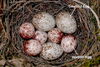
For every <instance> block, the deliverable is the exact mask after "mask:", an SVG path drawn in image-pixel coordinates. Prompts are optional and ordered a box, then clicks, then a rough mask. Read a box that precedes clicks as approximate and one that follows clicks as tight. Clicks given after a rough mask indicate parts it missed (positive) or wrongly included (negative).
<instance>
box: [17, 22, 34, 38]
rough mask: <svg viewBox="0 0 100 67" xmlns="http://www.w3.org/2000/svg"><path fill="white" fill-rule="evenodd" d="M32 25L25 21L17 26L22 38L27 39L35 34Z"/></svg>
mask: <svg viewBox="0 0 100 67" xmlns="http://www.w3.org/2000/svg"><path fill="white" fill-rule="evenodd" d="M34 31H35V29H34V26H33V25H32V24H31V23H28V22H25V23H23V24H22V25H21V26H20V28H19V34H20V36H21V37H22V38H25V39H29V38H32V37H33V36H34V34H35V32H34Z"/></svg>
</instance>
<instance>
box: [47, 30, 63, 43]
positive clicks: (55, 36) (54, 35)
mask: <svg viewBox="0 0 100 67" xmlns="http://www.w3.org/2000/svg"><path fill="white" fill-rule="evenodd" d="M62 37H63V33H62V32H61V30H60V29H59V28H53V29H52V30H50V31H49V32H48V38H49V39H50V41H52V42H54V43H60V41H61V39H62Z"/></svg>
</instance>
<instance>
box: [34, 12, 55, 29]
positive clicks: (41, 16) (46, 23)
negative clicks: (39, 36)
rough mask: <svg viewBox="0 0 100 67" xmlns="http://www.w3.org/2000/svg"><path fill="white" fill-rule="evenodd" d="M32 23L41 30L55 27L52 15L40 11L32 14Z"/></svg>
mask: <svg viewBox="0 0 100 67" xmlns="http://www.w3.org/2000/svg"><path fill="white" fill-rule="evenodd" d="M32 23H33V25H34V26H35V28H36V29H38V30H41V31H49V30H51V29H52V28H54V27H55V19H54V17H53V16H52V15H50V14H49V13H46V12H40V13H38V14H36V15H34V16H33V20H32Z"/></svg>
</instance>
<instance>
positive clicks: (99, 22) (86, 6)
mask: <svg viewBox="0 0 100 67" xmlns="http://www.w3.org/2000/svg"><path fill="white" fill-rule="evenodd" d="M73 1H75V2H77V3H79V4H82V5H83V8H88V9H90V10H91V12H92V13H93V14H94V16H95V18H96V20H97V24H98V28H99V29H100V21H99V18H98V16H97V14H96V13H95V12H94V10H93V9H92V8H91V7H90V6H88V5H86V4H84V3H83V2H81V1H78V0H73Z"/></svg>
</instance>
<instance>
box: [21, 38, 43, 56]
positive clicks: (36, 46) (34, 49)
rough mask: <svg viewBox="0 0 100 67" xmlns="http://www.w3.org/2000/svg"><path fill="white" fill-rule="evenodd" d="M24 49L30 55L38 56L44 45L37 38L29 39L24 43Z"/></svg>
mask: <svg viewBox="0 0 100 67" xmlns="http://www.w3.org/2000/svg"><path fill="white" fill-rule="evenodd" d="M23 50H24V52H25V53H26V54H27V55H29V56H36V55H38V54H39V53H40V52H41V51H42V45H41V44H40V42H39V41H37V40H33V39H31V40H27V41H24V43H23Z"/></svg>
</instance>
